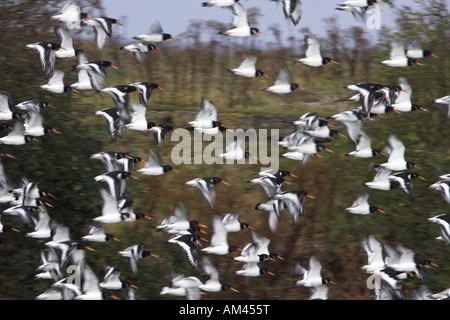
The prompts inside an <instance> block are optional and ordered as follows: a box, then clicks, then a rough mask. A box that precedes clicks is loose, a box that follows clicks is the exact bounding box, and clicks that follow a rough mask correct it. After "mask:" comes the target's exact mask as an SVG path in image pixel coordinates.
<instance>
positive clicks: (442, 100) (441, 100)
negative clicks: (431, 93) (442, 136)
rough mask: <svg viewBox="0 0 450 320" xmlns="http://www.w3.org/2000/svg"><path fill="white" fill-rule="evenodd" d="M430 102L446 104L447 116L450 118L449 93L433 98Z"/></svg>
mask: <svg viewBox="0 0 450 320" xmlns="http://www.w3.org/2000/svg"><path fill="white" fill-rule="evenodd" d="M432 102H433V103H439V104H445V105H447V118H449V119H450V95H447V96H444V97H441V98H438V99H434V100H433V101H432Z"/></svg>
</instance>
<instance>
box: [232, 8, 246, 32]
mask: <svg viewBox="0 0 450 320" xmlns="http://www.w3.org/2000/svg"><path fill="white" fill-rule="evenodd" d="M231 9H232V11H233V14H234V19H233V25H234V26H235V27H236V28H240V27H248V20H247V12H246V11H245V8H244V6H243V5H242V4H241V3H239V2H235V3H234V4H233V5H232V7H231Z"/></svg>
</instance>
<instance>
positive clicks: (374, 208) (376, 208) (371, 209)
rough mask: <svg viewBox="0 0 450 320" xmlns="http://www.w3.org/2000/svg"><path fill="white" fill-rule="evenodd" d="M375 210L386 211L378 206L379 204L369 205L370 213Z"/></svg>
mask: <svg viewBox="0 0 450 320" xmlns="http://www.w3.org/2000/svg"><path fill="white" fill-rule="evenodd" d="M375 211H379V212H381V213H384V211H383V210H381V209H380V208H378V207H377V206H369V212H370V213H372V212H375Z"/></svg>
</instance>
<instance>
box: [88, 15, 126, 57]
mask: <svg viewBox="0 0 450 320" xmlns="http://www.w3.org/2000/svg"><path fill="white" fill-rule="evenodd" d="M114 24H118V25H121V24H120V23H119V22H118V21H117V20H116V19H113V18H108V17H100V18H91V17H89V18H85V19H83V20H82V25H86V26H91V27H92V28H93V29H94V33H95V45H96V47H97V51H98V52H101V51H102V49H103V47H104V45H105V42H106V38H107V37H111V36H112V26H113V25H114Z"/></svg>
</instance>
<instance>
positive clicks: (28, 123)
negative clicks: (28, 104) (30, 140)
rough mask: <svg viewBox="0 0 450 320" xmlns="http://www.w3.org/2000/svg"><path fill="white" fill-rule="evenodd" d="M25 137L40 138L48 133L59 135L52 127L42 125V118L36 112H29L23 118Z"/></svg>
mask: <svg viewBox="0 0 450 320" xmlns="http://www.w3.org/2000/svg"><path fill="white" fill-rule="evenodd" d="M23 125H24V127H25V132H24V134H25V135H29V136H32V137H41V136H44V135H47V134H49V133H56V134H61V132H59V131H58V130H56V129H55V128H53V127H52V126H50V125H48V124H46V123H44V118H43V116H42V114H41V113H40V112H39V111H38V110H30V111H28V112H27V114H26V116H25V122H24V124H23Z"/></svg>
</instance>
